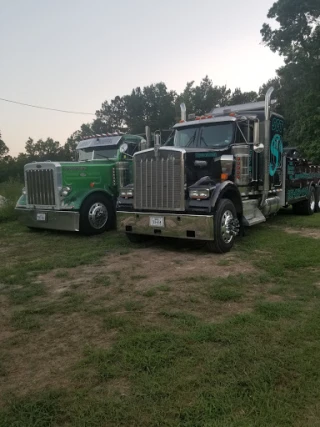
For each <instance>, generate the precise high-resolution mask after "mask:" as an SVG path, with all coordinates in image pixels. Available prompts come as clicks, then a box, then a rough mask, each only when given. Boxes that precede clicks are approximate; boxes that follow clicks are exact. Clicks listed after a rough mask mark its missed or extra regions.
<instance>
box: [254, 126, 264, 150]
mask: <svg viewBox="0 0 320 427" xmlns="http://www.w3.org/2000/svg"><path fill="white" fill-rule="evenodd" d="M253 150H254V151H255V152H256V153H258V154H259V153H262V152H263V150H264V145H263V144H262V142H260V122H254V125H253Z"/></svg>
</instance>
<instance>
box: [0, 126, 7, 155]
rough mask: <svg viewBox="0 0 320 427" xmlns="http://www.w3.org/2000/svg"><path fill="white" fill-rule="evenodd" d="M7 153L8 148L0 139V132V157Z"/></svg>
mask: <svg viewBox="0 0 320 427" xmlns="http://www.w3.org/2000/svg"><path fill="white" fill-rule="evenodd" d="M8 153H9V148H8V147H7V146H6V144H5V143H4V141H2V139H1V132H0V159H1V158H2V157H4V156H5V155H6V154H8Z"/></svg>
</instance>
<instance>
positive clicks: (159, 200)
mask: <svg viewBox="0 0 320 427" xmlns="http://www.w3.org/2000/svg"><path fill="white" fill-rule="evenodd" d="M134 174H135V178H134V207H135V209H150V210H152V209H155V210H174V211H179V210H184V162H183V152H182V151H180V150H169V149H165V150H164V149H159V150H158V153H157V155H156V154H155V152H154V150H150V151H147V152H141V153H138V154H136V155H135V157H134Z"/></svg>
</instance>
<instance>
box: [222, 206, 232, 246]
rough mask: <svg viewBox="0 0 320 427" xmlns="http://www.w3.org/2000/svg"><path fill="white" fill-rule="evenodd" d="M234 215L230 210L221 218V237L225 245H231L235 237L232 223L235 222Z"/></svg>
mask: <svg viewBox="0 0 320 427" xmlns="http://www.w3.org/2000/svg"><path fill="white" fill-rule="evenodd" d="M233 219H234V217H233V213H232V212H231V211H229V210H226V211H225V212H224V213H223V215H222V218H221V236H222V240H223V241H224V243H230V242H231V240H232V239H233V237H234V234H233V233H231V228H230V226H231V223H232V221H233Z"/></svg>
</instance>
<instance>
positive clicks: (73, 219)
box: [15, 208, 80, 231]
mask: <svg viewBox="0 0 320 427" xmlns="http://www.w3.org/2000/svg"><path fill="white" fill-rule="evenodd" d="M15 212H16V214H17V216H18V220H19V221H20V222H21V223H22V224H24V225H26V226H27V227H34V228H46V229H49V230H64V231H79V220H80V214H79V212H73V211H51V210H50V211H49V210H44V209H27V208H15ZM37 214H45V219H44V220H42V221H39V220H38V219H37Z"/></svg>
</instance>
